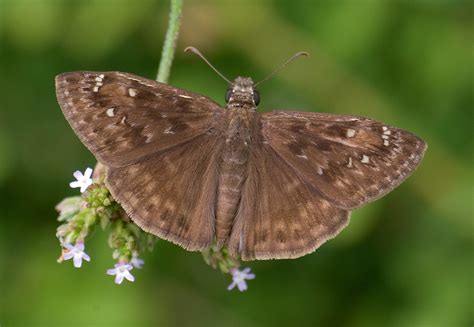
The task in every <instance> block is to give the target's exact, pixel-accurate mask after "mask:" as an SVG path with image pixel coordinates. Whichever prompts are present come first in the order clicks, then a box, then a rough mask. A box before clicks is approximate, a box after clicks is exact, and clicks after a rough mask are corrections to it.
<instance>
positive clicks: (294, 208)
mask: <svg viewBox="0 0 474 327" xmlns="http://www.w3.org/2000/svg"><path fill="white" fill-rule="evenodd" d="M259 139H260V140H258V141H257V142H254V143H253V144H252V152H251V157H250V158H249V168H248V169H249V170H248V177H247V181H246V183H245V186H244V189H243V191H242V200H241V204H240V208H239V212H238V214H237V217H236V220H235V221H234V227H233V229H232V234H231V238H230V242H229V249H230V251H231V253H233V254H235V255H240V256H241V257H242V259H243V260H254V259H285V258H297V257H300V256H303V255H305V254H307V253H310V252H313V251H314V250H315V249H316V248H318V247H319V246H320V245H321V244H322V243H324V242H325V241H326V240H328V239H330V238H332V237H334V236H335V235H336V234H337V233H338V232H339V231H340V230H342V229H343V228H344V227H345V226H346V225H347V223H348V222H349V216H350V212H348V211H345V210H342V209H340V208H338V207H336V206H335V205H333V204H331V203H330V202H329V201H327V200H326V199H324V198H323V197H321V195H320V194H319V193H318V192H316V191H315V190H314V189H312V188H311V187H309V186H308V185H307V184H306V183H305V182H304V180H302V178H301V176H299V175H298V173H297V172H296V171H295V170H293V169H292V168H291V167H289V166H288V164H287V163H286V162H285V161H284V160H283V159H282V158H281V157H280V156H279V155H278V154H277V153H276V152H275V151H274V150H273V149H272V148H271V147H270V146H269V145H267V144H264V143H262V142H261V137H259Z"/></svg>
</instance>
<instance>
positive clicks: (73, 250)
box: [63, 242, 91, 268]
mask: <svg viewBox="0 0 474 327" xmlns="http://www.w3.org/2000/svg"><path fill="white" fill-rule="evenodd" d="M63 247H64V248H65V249H66V250H67V251H66V252H64V254H63V258H64V260H69V259H71V258H72V261H73V263H74V267H76V268H81V266H82V259H84V260H86V261H91V258H90V257H89V256H88V255H87V253H85V252H84V243H82V242H78V243H76V245H72V244H69V243H66V244H63Z"/></svg>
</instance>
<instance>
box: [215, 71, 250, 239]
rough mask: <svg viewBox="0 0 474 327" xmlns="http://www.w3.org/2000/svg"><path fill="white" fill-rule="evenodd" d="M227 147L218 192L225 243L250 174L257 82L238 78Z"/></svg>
mask: <svg viewBox="0 0 474 327" xmlns="http://www.w3.org/2000/svg"><path fill="white" fill-rule="evenodd" d="M226 109H227V111H226V114H227V115H226V116H227V117H226V129H225V131H226V132H225V144H224V149H223V152H222V157H221V163H220V174H219V186H218V190H217V207H216V238H217V243H218V244H219V245H222V244H224V243H225V242H226V241H227V239H228V237H229V234H230V230H231V227H232V225H233V222H234V218H235V215H236V213H237V209H238V206H239V203H240V199H241V193H242V186H243V184H244V182H245V178H246V173H247V162H248V157H249V153H250V144H251V137H250V135H251V131H252V128H253V126H254V125H255V123H256V115H257V113H256V105H255V102H254V100H253V82H252V80H251V79H247V78H241V77H238V78H237V79H236V80H235V82H234V85H233V86H232V93H231V95H230V98H229V101H228V103H227V106H226Z"/></svg>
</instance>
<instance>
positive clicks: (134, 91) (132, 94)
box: [128, 89, 137, 98]
mask: <svg viewBox="0 0 474 327" xmlns="http://www.w3.org/2000/svg"><path fill="white" fill-rule="evenodd" d="M128 95H129V96H131V97H132V98H133V97H134V96H136V95H137V90H135V89H128Z"/></svg>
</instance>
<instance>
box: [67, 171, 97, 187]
mask: <svg viewBox="0 0 474 327" xmlns="http://www.w3.org/2000/svg"><path fill="white" fill-rule="evenodd" d="M73 176H74V177H75V178H76V179H77V180H76V181H74V182H71V183H69V186H70V187H72V188H78V187H80V188H81V193H83V192H84V191H85V190H86V189H87V188H88V187H89V186H91V185H92V178H91V176H92V168H87V169H86V171H85V172H84V175H83V174H82V173H81V172H80V171H79V170H76V171H75V172H74V174H73Z"/></svg>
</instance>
